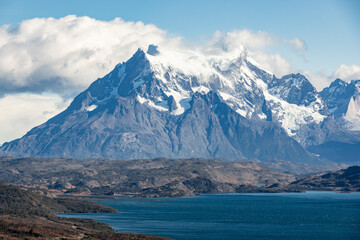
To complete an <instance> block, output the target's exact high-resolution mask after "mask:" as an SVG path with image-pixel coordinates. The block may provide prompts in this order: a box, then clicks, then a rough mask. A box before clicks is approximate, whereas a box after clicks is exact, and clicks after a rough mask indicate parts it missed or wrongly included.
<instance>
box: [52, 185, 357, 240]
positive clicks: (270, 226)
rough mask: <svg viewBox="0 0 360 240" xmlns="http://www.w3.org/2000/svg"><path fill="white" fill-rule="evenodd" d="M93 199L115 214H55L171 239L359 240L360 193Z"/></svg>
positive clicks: (120, 230)
mask: <svg viewBox="0 0 360 240" xmlns="http://www.w3.org/2000/svg"><path fill="white" fill-rule="evenodd" d="M91 201H93V202H97V203H100V204H104V205H107V206H111V207H114V208H116V209H118V210H119V213H106V214H103V213H96V214H59V216H65V217H77V218H91V219H95V220H97V221H99V222H104V223H108V224H110V225H111V226H112V227H113V228H114V229H115V230H116V231H118V232H136V233H144V234H154V235H160V236H165V237H171V238H175V239H243V240H245V239H252V240H253V239H273V240H279V239H299V240H304V239H326V240H328V239H341V240H346V239H351V240H355V239H357V240H358V239H360V193H336V192H306V193H249V194H246V193H241V194H204V195H200V196H194V197H183V198H128V197H117V198H116V199H92V200H91Z"/></svg>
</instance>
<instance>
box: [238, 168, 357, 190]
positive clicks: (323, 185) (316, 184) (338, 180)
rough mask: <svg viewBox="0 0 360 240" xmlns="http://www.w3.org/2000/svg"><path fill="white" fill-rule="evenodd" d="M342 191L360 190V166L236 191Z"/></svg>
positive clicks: (248, 186) (244, 186) (246, 186)
mask: <svg viewBox="0 0 360 240" xmlns="http://www.w3.org/2000/svg"><path fill="white" fill-rule="evenodd" d="M304 191H342V192H360V166H352V167H348V168H346V169H341V170H338V171H333V172H327V173H322V174H316V175H310V176H306V177H301V178H300V177H299V179H298V180H296V181H294V182H291V183H288V184H286V183H280V184H273V185H271V186H261V187H259V186H254V185H241V186H239V187H238V188H237V189H236V192H304Z"/></svg>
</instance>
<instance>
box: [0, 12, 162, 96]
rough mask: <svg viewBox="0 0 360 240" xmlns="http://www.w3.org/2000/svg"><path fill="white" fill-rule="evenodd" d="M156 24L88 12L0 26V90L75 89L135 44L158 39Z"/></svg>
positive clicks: (159, 32)
mask: <svg viewBox="0 0 360 240" xmlns="http://www.w3.org/2000/svg"><path fill="white" fill-rule="evenodd" d="M165 38H166V32H165V31H163V30H161V29H159V28H157V27H156V26H154V25H151V24H149V25H144V24H143V23H141V22H136V23H135V22H125V21H123V20H121V19H120V18H116V19H114V20H112V21H99V20H95V19H92V18H89V17H76V16H67V17H63V18H60V19H54V18H35V19H31V20H26V21H23V22H21V23H20V25H19V26H18V27H17V28H16V29H10V28H9V26H3V27H1V28H0V56H1V58H0V90H1V89H2V90H3V91H8V92H10V91H13V92H16V91H24V90H26V91H33V92H42V91H49V90H50V91H54V92H62V91H70V90H72V89H73V90H74V89H75V91H78V90H79V89H82V88H85V87H86V86H88V85H89V84H90V83H91V82H93V81H94V80H95V79H96V78H97V77H101V76H102V75H104V74H106V73H107V72H109V71H110V70H111V68H113V67H114V66H115V65H116V64H117V63H119V62H121V61H125V60H127V58H129V57H130V56H131V55H132V54H133V53H134V52H135V51H136V49H137V48H139V47H142V48H146V47H147V46H148V45H149V44H150V43H155V44H161V42H162V41H164V39H165ZM0 94H1V93H0Z"/></svg>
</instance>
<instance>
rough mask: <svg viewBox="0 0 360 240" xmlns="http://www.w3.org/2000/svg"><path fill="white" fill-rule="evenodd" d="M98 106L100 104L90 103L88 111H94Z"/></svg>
mask: <svg viewBox="0 0 360 240" xmlns="http://www.w3.org/2000/svg"><path fill="white" fill-rule="evenodd" d="M97 107H98V106H97V105H95V104H93V105H90V106H88V107H87V108H86V111H88V112H92V111H94V110H95V109H96V108H97Z"/></svg>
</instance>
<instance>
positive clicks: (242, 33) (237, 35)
mask: <svg viewBox="0 0 360 240" xmlns="http://www.w3.org/2000/svg"><path fill="white" fill-rule="evenodd" d="M210 42H212V43H213V44H215V45H218V46H220V47H222V48H223V49H225V50H227V51H229V50H230V51H231V50H233V49H236V48H239V47H240V46H245V47H246V48H247V49H249V50H255V51H258V50H263V49H264V48H266V47H269V46H274V45H288V46H290V47H293V48H295V49H296V50H300V51H306V50H307V47H306V44H305V42H304V41H303V40H301V39H300V38H298V37H296V38H294V39H283V38H279V37H277V36H275V35H272V34H269V33H267V32H263V31H257V32H253V31H250V30H248V29H244V30H234V31H232V32H228V33H224V34H223V33H221V32H220V31H217V32H216V33H215V34H214V36H213V38H212V40H211V41H210Z"/></svg>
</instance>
